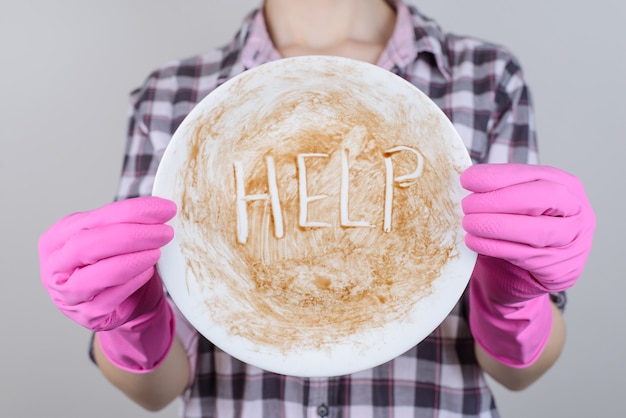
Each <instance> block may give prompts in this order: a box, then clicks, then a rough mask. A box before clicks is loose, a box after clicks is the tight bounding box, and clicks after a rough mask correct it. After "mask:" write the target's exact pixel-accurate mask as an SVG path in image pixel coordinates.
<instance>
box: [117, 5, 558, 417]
mask: <svg viewBox="0 0 626 418" xmlns="http://www.w3.org/2000/svg"><path fill="white" fill-rule="evenodd" d="M392 4H393V5H394V6H395V8H396V10H397V19H396V28H395V31H394V33H393V35H392V38H391V39H390V41H389V43H388V45H387V47H386V49H385V51H384V52H383V54H382V56H381V57H380V60H379V62H378V65H380V66H381V67H383V68H385V69H388V70H389V71H392V72H393V73H395V74H398V75H399V76H401V77H403V78H405V79H406V80H408V81H410V82H411V83H413V84H414V85H415V86H417V87H418V88H419V89H421V90H422V91H423V92H425V93H426V94H427V95H429V96H430V97H431V99H432V100H433V101H434V102H435V103H437V104H438V105H439V106H440V107H441V109H442V110H443V111H444V112H445V113H446V115H447V116H448V117H449V118H450V120H451V121H452V122H453V124H454V125H455V127H456V129H457V130H458V132H459V134H460V136H461V137H462V139H463V141H464V143H465V145H466V147H467V149H468V151H469V153H470V155H471V157H472V159H473V160H474V162H477V163H489V162H520V163H536V162H537V152H536V142H535V128H534V121H533V117H532V110H531V107H530V99H529V92H528V89H527V86H526V84H525V82H524V79H523V77H522V73H521V70H520V66H519V64H518V63H517V61H516V59H515V58H514V57H513V56H512V55H511V54H510V53H509V52H508V51H507V50H505V49H503V48H501V47H499V46H496V45H492V44H488V43H485V42H481V41H478V40H475V39H470V38H466V37H458V36H454V35H450V34H444V33H442V32H441V30H440V29H439V27H438V26H437V24H436V23H434V22H433V21H431V20H429V19H427V18H426V17H424V16H423V15H421V14H420V13H418V11H417V10H416V9H415V8H413V7H409V6H407V5H406V4H404V3H402V2H400V1H399V0H397V1H394V2H392ZM279 58H280V56H279V54H278V52H277V51H276V50H275V48H274V46H273V45H272V42H271V40H270V38H269V35H268V33H267V29H266V26H265V22H264V17H263V13H261V12H259V11H255V12H253V13H252V14H250V15H249V17H248V18H247V19H246V20H245V21H244V23H243V26H242V28H241V29H240V31H239V33H238V34H237V35H236V37H235V38H234V39H233V41H232V42H231V43H230V44H229V45H227V46H225V47H223V48H220V49H217V50H213V51H211V52H208V53H205V54H203V55H199V56H195V57H193V58H189V59H185V60H181V61H177V62H173V63H170V64H169V65H166V66H163V67H162V68H160V69H158V70H156V71H155V72H154V73H152V74H151V75H150V76H149V78H148V79H147V81H146V83H145V84H144V85H143V87H142V88H141V89H139V90H137V91H135V92H134V93H133V94H132V97H131V101H132V103H131V104H132V106H131V114H130V125H129V138H128V144H127V149H126V155H125V160H124V169H123V173H122V177H121V182H120V188H119V192H118V195H117V198H118V199H125V198H129V197H135V196H141V195H149V194H150V193H151V190H152V184H153V180H154V175H155V172H156V169H157V167H158V164H159V161H160V159H161V156H162V155H163V152H164V150H165V148H166V146H167V144H168V142H169V141H170V138H171V137H172V134H173V133H174V131H175V130H176V128H177V127H178V125H179V124H180V123H181V122H182V120H183V119H184V118H185V116H186V115H187V114H188V113H189V111H190V110H191V109H192V108H193V107H194V106H195V105H196V104H197V103H198V102H199V101H200V100H201V99H202V98H203V97H205V96H206V95H207V94H209V93H210V92H211V91H212V90H214V89H215V88H216V87H217V86H219V85H220V84H222V83H223V82H225V81H226V80H228V79H230V78H232V77H234V76H236V75H238V74H240V73H241V72H243V71H245V70H246V69H249V68H253V67H255V66H258V65H260V64H263V63H265V62H268V61H271V60H275V59H279ZM559 303H560V304H561V306H562V305H563V304H564V299H563V298H561V299H560V302H559ZM177 319H178V326H177V334H178V337H179V338H180V339H181V341H182V342H183V344H184V345H185V347H186V349H187V352H188V354H189V357H190V361H191V364H192V370H193V373H192V375H193V377H192V382H190V387H189V389H188V390H187V391H186V393H185V394H184V395H183V397H182V398H183V399H182V403H181V416H185V417H269V418H278V417H289V418H290V417H326V416H328V417H353V418H369V417H435V416H436V417H494V416H498V413H497V410H496V407H495V403H494V400H493V398H492V395H491V393H490V391H489V388H488V387H487V384H486V382H485V379H484V376H483V372H482V370H481V369H480V368H479V366H478V364H477V362H476V358H475V356H474V340H473V339H472V336H471V333H470V330H469V327H468V323H467V298H466V297H463V298H462V299H461V300H460V301H459V303H458V304H457V306H456V307H455V308H454V309H453V311H452V312H451V313H450V315H449V316H448V317H447V318H446V320H445V321H444V322H443V323H442V324H441V325H440V326H439V327H438V328H437V329H436V330H435V331H434V332H433V333H432V334H431V335H430V336H429V337H427V338H426V339H425V340H424V341H423V342H421V343H420V344H419V345H417V346H416V347H414V348H412V349H411V350H409V351H408V352H407V353H405V354H403V355H401V356H400V357H398V358H396V359H394V360H393V361H390V362H389V363H386V364H383V365H381V366H379V367H376V368H373V369H370V370H366V371H363V372H360V373H355V374H352V375H348V376H341V377H333V378H311V379H305V378H296V377H290V376H282V375H277V374H273V373H269V372H266V371H263V370H260V369H258V368H255V367H253V366H250V365H247V364H244V363H242V362H240V361H238V360H236V359H234V358H232V357H231V356H229V355H228V354H226V353H224V352H223V351H221V350H219V349H218V348H216V347H215V346H214V345H213V344H211V343H210V342H209V341H207V340H206V339H205V338H203V337H202V336H200V335H198V333H197V332H196V331H195V330H194V329H193V328H192V327H191V326H190V325H189V323H188V322H187V321H186V320H185V319H184V318H183V317H182V315H180V313H179V312H177Z"/></svg>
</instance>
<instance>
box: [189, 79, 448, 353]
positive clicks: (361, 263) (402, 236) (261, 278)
mask: <svg viewBox="0 0 626 418" xmlns="http://www.w3.org/2000/svg"><path fill="white" fill-rule="evenodd" d="M326 77H328V79H329V81H328V83H327V84H325V86H324V88H323V89H320V90H319V91H315V90H310V89H309V90H300V91H292V92H290V93H286V94H281V95H279V96H277V97H275V99H274V100H272V101H271V106H270V105H268V104H267V103H268V101H267V100H265V101H263V98H264V97H263V95H264V94H269V93H268V92H267V91H266V90H264V89H263V88H252V89H250V88H247V87H246V85H245V79H244V80H242V81H240V82H239V84H238V85H237V86H235V88H234V90H233V91H231V94H230V95H229V97H228V98H227V99H225V100H224V101H223V102H222V103H221V104H220V105H219V106H217V107H216V108H215V109H213V111H211V112H207V113H206V114H205V115H203V116H202V117H201V118H199V119H198V120H197V121H196V122H195V124H194V126H195V128H194V131H193V132H192V134H191V135H190V136H191V138H190V140H189V142H188V147H189V158H188V164H187V167H186V169H185V170H184V172H181V176H182V180H181V185H180V187H181V190H183V191H184V192H183V193H184V194H183V195H182V198H181V199H182V200H181V202H180V206H181V209H180V216H179V218H180V225H181V228H182V229H183V231H184V232H185V233H184V234H179V236H180V237H182V238H181V239H182V241H181V247H182V251H183V255H184V257H185V259H186V261H187V268H188V270H189V271H190V272H192V273H193V276H194V277H195V278H196V280H197V281H198V285H199V286H200V288H201V289H202V291H203V294H204V295H207V297H208V299H207V300H206V306H207V309H208V311H209V312H210V315H211V316H212V320H213V321H215V322H216V323H218V324H221V325H222V326H224V327H226V328H227V329H228V330H229V332H230V333H232V334H235V335H239V336H241V337H244V338H246V339H249V340H252V341H254V342H256V343H258V344H261V345H268V346H272V347H277V348H279V349H281V350H292V349H299V348H303V349H309V348H323V347H325V346H329V345H330V344H332V343H333V342H336V341H340V340H342V339H345V338H346V337H348V336H350V335H354V334H355V333H359V332H361V331H364V330H366V329H369V328H372V327H382V326H384V325H385V324H386V323H388V322H390V321H395V320H402V319H403V318H405V317H406V316H407V315H408V313H409V312H410V310H411V309H412V306H413V305H414V304H415V303H416V302H418V301H419V300H420V299H421V298H423V297H424V296H426V295H428V294H429V292H430V291H431V285H432V283H433V281H435V280H436V279H437V278H438V277H439V275H440V272H441V269H442V267H443V266H444V265H446V263H447V262H448V261H449V260H450V259H451V258H452V257H455V256H456V253H455V243H456V236H455V231H456V229H457V225H458V224H459V222H460V216H459V214H458V210H456V206H455V201H454V200H453V197H452V196H450V194H449V192H448V191H449V190H451V189H454V188H455V187H456V186H455V185H454V184H453V182H454V181H456V179H457V178H458V169H456V168H455V165H454V164H455V163H454V162H453V161H451V160H450V158H451V157H450V154H449V151H448V150H447V149H446V147H447V146H448V145H447V143H446V141H441V140H439V141H438V140H437V139H438V138H439V137H440V135H441V134H440V128H441V127H440V120H439V119H438V117H435V116H432V115H426V116H423V117H421V118H420V120H419V121H418V122H419V123H416V121H415V120H413V119H412V118H414V117H415V116H414V113H413V112H414V111H413V110H412V108H411V106H407V105H405V104H403V103H398V104H397V105H396V106H394V107H393V108H390V109H389V112H388V113H387V114H381V113H380V112H379V111H377V110H376V109H375V108H374V107H373V106H372V105H370V104H368V103H364V102H363V101H362V100H360V99H359V97H364V96H365V95H366V91H367V88H368V87H367V86H365V85H359V84H358V83H354V85H347V86H346V81H345V80H342V82H341V83H333V79H334V78H335V77H336V76H334V75H333V74H328V75H327V76H326ZM348 84H349V83H348ZM333 85H336V86H337V87H336V88H332V87H329V86H333ZM237 89H244V90H242V91H246V90H249V91H248V94H247V95H241V94H238V92H237ZM380 100H383V101H389V102H390V103H393V102H394V98H393V97H381V98H380ZM257 102H258V103H264V104H263V105H256V107H255V108H254V109H255V110H254V112H249V111H248V112H245V111H243V110H241V112H240V115H238V114H237V112H238V109H244V107H245V106H250V104H251V103H257ZM243 115H245V116H246V117H245V118H244V117H243ZM409 126H413V127H415V126H418V128H417V129H415V128H413V130H411V129H410V128H408V127H409ZM355 128H356V129H358V132H359V135H350V133H351V132H354V129H355ZM348 137H349V138H350V140H349V141H347V142H349V143H346V138H348ZM398 145H406V146H410V147H413V148H417V149H419V150H420V152H421V153H422V154H423V155H424V157H425V161H424V170H423V173H422V174H421V177H420V178H419V179H418V181H417V182H416V184H414V185H413V186H411V187H408V188H406V189H400V188H395V189H394V206H393V215H392V216H393V227H392V231H391V232H389V233H385V232H383V230H382V223H383V206H382V202H383V197H384V175H385V171H384V164H383V155H384V151H385V150H386V149H389V148H391V147H394V146H398ZM345 147H347V148H348V149H349V151H350V216H351V217H352V218H353V219H364V220H367V221H369V222H370V223H371V224H373V225H374V226H375V227H373V228H341V227H340V219H339V193H340V190H339V181H340V180H339V177H340V167H341V160H340V157H341V150H342V149H343V148H345ZM302 153H326V154H328V155H329V157H328V158H323V159H322V158H317V159H311V160H310V161H308V162H307V173H308V186H307V187H308V191H309V194H310V195H322V194H325V195H328V198H326V199H322V200H318V201H315V202H311V204H310V205H309V207H308V210H309V219H312V220H319V221H323V222H328V223H330V224H331V225H332V227H330V228H316V229H309V228H301V227H299V226H298V209H299V205H298V175H297V168H296V157H297V155H298V154H302ZM266 155H271V156H272V157H273V158H274V160H275V166H276V176H277V179H278V189H279V195H280V201H281V205H282V211H283V218H284V237H283V238H282V239H277V238H275V237H274V235H273V233H272V231H273V225H272V217H271V208H270V206H269V202H267V201H255V202H250V203H249V204H248V206H247V207H248V217H249V227H250V228H249V239H248V241H247V243H246V244H244V245H242V244H240V243H238V242H237V234H236V214H235V200H234V199H235V188H234V187H235V186H234V179H233V167H232V164H233V161H234V160H235V159H237V160H238V161H241V162H242V163H243V167H244V169H245V179H246V184H245V188H246V193H247V194H255V193H267V178H266V168H265V159H264V156H266ZM393 163H394V170H395V172H396V173H397V175H399V174H405V173H408V172H411V171H412V170H413V169H414V166H415V161H414V159H412V158H411V156H410V155H409V153H398V154H397V155H395V156H394V160H393ZM213 295H215V296H214V297H213Z"/></svg>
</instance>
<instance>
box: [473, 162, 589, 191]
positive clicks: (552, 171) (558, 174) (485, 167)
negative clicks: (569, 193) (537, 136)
mask: <svg viewBox="0 0 626 418" xmlns="http://www.w3.org/2000/svg"><path fill="white" fill-rule="evenodd" d="M537 180H545V181H551V182H554V183H558V184H561V185H565V186H568V187H571V188H573V189H578V188H580V187H581V184H580V181H579V180H578V179H577V178H576V177H574V176H572V175H571V174H569V173H566V172H565V171H562V170H559V169H558V168H555V167H550V166H542V165H532V164H476V165H473V166H470V167H468V168H467V169H466V170H465V171H464V172H463V173H461V185H462V186H463V188H465V189H466V190H469V191H471V192H489V191H492V190H498V189H502V188H504V187H509V186H513V185H516V184H522V183H530V182H534V181H537Z"/></svg>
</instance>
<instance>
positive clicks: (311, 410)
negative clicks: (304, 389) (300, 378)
mask: <svg viewBox="0 0 626 418" xmlns="http://www.w3.org/2000/svg"><path fill="white" fill-rule="evenodd" d="M309 383H310V386H309V396H308V402H307V403H308V408H307V409H308V413H307V416H308V418H327V417H328V416H329V415H330V408H329V407H328V379H327V378H323V377H317V378H315V377H313V378H311V379H310V380H309Z"/></svg>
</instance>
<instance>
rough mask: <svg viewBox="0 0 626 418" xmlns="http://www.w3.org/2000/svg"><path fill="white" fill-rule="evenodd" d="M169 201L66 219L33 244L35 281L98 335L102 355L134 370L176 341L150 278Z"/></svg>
mask: <svg viewBox="0 0 626 418" xmlns="http://www.w3.org/2000/svg"><path fill="white" fill-rule="evenodd" d="M175 213H176V206H175V204H174V203H173V202H170V201H168V200H164V199H160V198H156V197H140V198H136V199H128V200H124V201H120V202H115V203H111V204H109V205H106V206H103V207H101V208H99V209H95V210H92V211H88V212H82V213H75V214H73V215H69V216H67V217H65V218H63V219H61V220H60V221H58V222H57V223H56V224H54V225H53V226H52V227H51V228H50V229H49V230H48V231H46V232H45V233H44V234H43V235H42V236H41V238H40V240H39V256H40V268H41V278H42V282H43V285H44V287H45V288H46V290H47V291H48V293H49V294H50V297H51V298H52V301H53V302H54V303H55V304H56V305H57V307H58V308H59V309H60V310H61V312H63V313H64V314H65V315H67V316H68V317H69V318H71V319H72V320H74V321H75V322H77V323H78V324H80V325H82V326H83V327H85V328H87V329H89V330H91V331H95V332H97V338H98V342H99V344H100V347H101V349H102V351H103V353H104V354H105V356H106V357H107V358H108V359H109V360H110V361H111V362H112V363H113V364H115V365H116V366H117V367H119V368H121V369H124V370H127V371H131V372H134V373H147V372H149V371H152V370H154V369H155V368H156V367H157V366H158V365H159V364H160V363H161V362H162V360H163V359H164V358H165V356H166V354H167V352H168V351H169V349H170V347H171V344H172V342H173V339H174V318H173V315H172V311H171V308H170V306H169V304H168V302H167V300H166V298H165V296H164V292H163V286H162V284H161V280H160V278H159V277H158V276H157V274H156V270H155V267H154V266H155V264H156V262H157V260H158V259H159V257H160V247H162V246H163V245H165V244H166V243H167V242H169V241H170V240H171V239H172V237H173V235H174V234H173V230H172V228H171V227H170V226H169V225H165V224H164V222H166V221H168V220H169V219H171V218H172V217H173V216H174V214H175Z"/></svg>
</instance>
